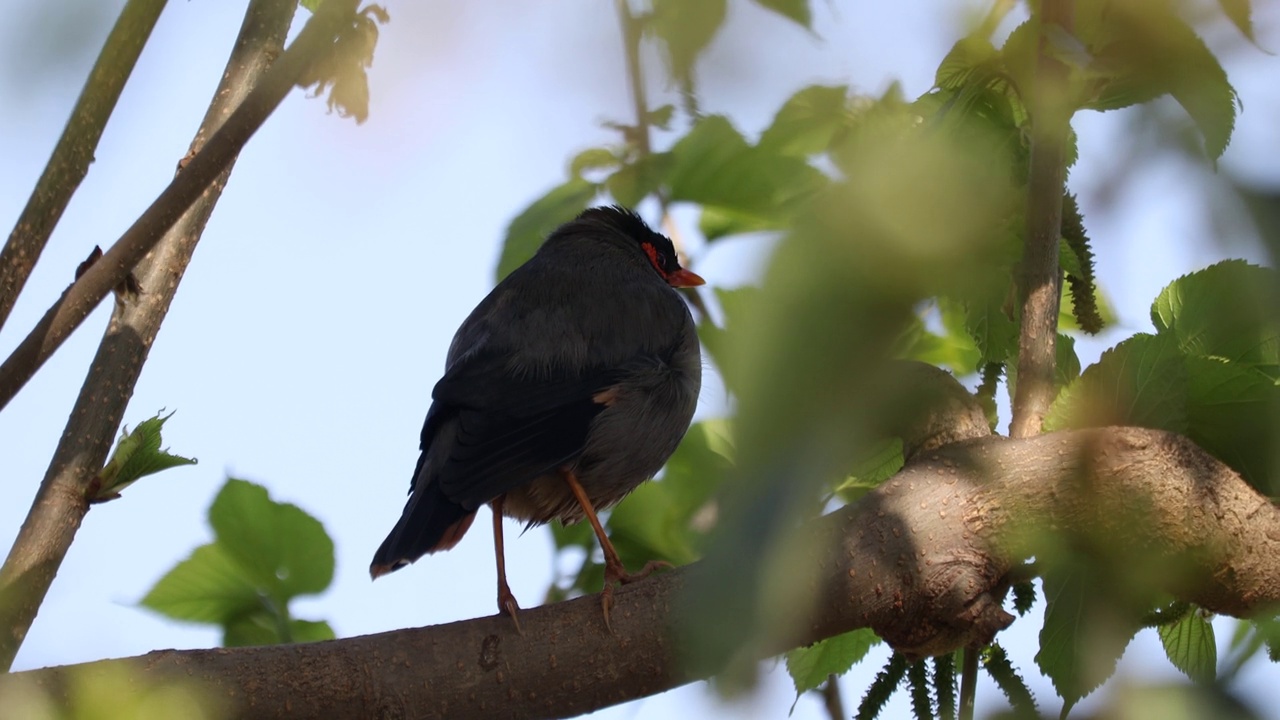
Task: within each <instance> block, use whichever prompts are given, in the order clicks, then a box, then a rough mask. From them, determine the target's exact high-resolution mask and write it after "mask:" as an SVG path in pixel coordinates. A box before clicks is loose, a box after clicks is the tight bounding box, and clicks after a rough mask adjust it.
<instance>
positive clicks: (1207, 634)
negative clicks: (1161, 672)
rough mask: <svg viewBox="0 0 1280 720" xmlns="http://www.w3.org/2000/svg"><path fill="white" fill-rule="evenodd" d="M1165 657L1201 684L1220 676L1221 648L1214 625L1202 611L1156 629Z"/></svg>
mask: <svg viewBox="0 0 1280 720" xmlns="http://www.w3.org/2000/svg"><path fill="white" fill-rule="evenodd" d="M1156 632H1157V633H1158V634H1159V635H1160V642H1161V643H1162V644H1163V645H1164V652H1165V655H1167V656H1169V662H1171V663H1173V666H1174V667H1176V668H1178V669H1179V670H1181V671H1182V672H1184V673H1186V674H1187V677H1189V678H1191V679H1192V680H1194V681H1196V682H1198V683H1211V682H1213V680H1214V679H1215V678H1216V677H1217V674H1218V646H1217V645H1216V644H1215V641H1214V636H1213V625H1211V624H1210V623H1209V621H1208V620H1206V619H1205V618H1204V616H1203V615H1201V614H1200V613H1199V612H1190V613H1187V614H1186V615H1184V616H1183V617H1182V619H1180V620H1178V621H1176V622H1174V623H1172V624H1170V625H1161V626H1159V627H1157V628H1156Z"/></svg>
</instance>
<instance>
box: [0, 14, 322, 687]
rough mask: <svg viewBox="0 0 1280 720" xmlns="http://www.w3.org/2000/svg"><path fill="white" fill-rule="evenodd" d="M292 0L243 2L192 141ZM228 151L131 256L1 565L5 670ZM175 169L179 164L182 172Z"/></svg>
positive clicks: (207, 211)
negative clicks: (127, 284) (190, 198)
mask: <svg viewBox="0 0 1280 720" xmlns="http://www.w3.org/2000/svg"><path fill="white" fill-rule="evenodd" d="M297 6H298V3H297V0H251V2H250V3H249V8H248V10H247V11H246V13H245V19H244V23H243V24H242V25H241V28H240V34H239V36H238V37H237V39H236V43H235V47H234V48H233V49H232V51H231V57H230V59H229V60H228V61H227V68H226V70H225V71H224V72H223V76H222V81H221V82H220V83H219V84H218V89H217V90H216V91H215V92H214V96H213V100H212V102H211V103H210V105H209V109H208V111H207V112H206V113H205V117H204V121H203V122H202V123H201V126H200V129H199V130H198V131H197V132H196V137H195V139H194V140H193V141H192V143H191V150H190V153H189V156H190V155H194V154H196V153H198V152H199V151H200V149H201V148H202V147H203V146H204V144H205V141H206V139H207V138H208V137H209V136H211V135H213V134H214V133H215V132H216V131H217V129H218V128H219V127H220V126H221V125H222V123H223V121H224V120H225V119H226V118H227V117H228V116H229V115H231V113H232V111H233V110H235V108H236V107H237V106H238V105H239V104H240V103H241V101H242V100H243V99H244V98H245V96H246V95H248V93H249V91H250V90H251V89H252V88H253V86H254V85H255V84H256V83H257V81H258V79H259V78H260V77H262V74H263V73H264V72H265V71H266V69H267V67H268V66H270V64H271V62H272V61H273V60H275V58H277V57H279V55H280V52H281V49H282V48H283V47H284V39H285V36H286V34H287V33H288V31H289V24H290V21H291V20H292V19H293V15H294V12H295V11H296V10H297ZM234 163H235V157H234V156H233V157H232V158H231V162H230V163H229V164H228V165H227V167H226V169H225V170H223V171H222V173H221V174H219V175H218V177H217V178H216V179H215V180H214V183H213V185H211V186H210V187H209V188H208V189H206V190H205V192H204V194H202V195H201V196H200V197H199V198H198V199H197V200H196V202H195V203H194V204H193V205H192V206H191V208H190V209H189V210H188V211H187V212H186V213H185V214H183V215H182V217H181V218H179V219H178V221H177V223H176V224H175V225H174V226H173V227H172V228H170V229H169V231H168V232H166V233H165V234H164V236H163V237H162V238H161V240H160V242H159V244H157V245H156V247H155V248H154V249H153V250H152V251H151V252H150V253H148V254H147V256H146V257H145V258H143V260H142V262H141V263H139V264H138V266H137V269H136V271H135V272H136V275H137V277H138V280H139V283H140V284H141V286H142V288H143V292H142V293H141V294H140V295H139V296H138V298H137V299H136V300H131V301H129V302H120V303H116V307H115V311H114V313H113V314H112V317H111V323H110V324H109V325H108V326H107V332H106V334H105V335H104V337H103V338H102V343H101V344H100V345H99V346H98V353H97V355H96V356H95V357H94V359H93V363H92V365H90V367H89V373H88V376H87V377H85V381H84V385H83V386H82V387H81V388H80V396H79V397H78V398H77V399H76V403H75V407H74V408H73V409H72V410H71V416H70V418H69V419H68V421H67V427H66V429H65V430H64V431H63V433H62V438H61V440H60V441H59V443H58V447H57V449H56V450H55V451H54V454H53V458H52V460H51V461H50V463H49V469H48V471H47V472H46V474H45V477H44V481H43V482H42V483H41V485H40V490H39V492H38V493H37V494H36V498H35V501H34V503H33V504H32V506H31V510H30V511H29V512H28V514H27V519H26V521H25V522H23V524H22V529H21V530H20V531H19V533H18V537H17V539H16V540H15V541H14V544H13V548H12V549H11V550H10V551H9V556H8V557H7V558H6V559H5V563H4V567H3V568H0V628H3V630H0V669H3V670H8V669H9V667H10V665H11V664H12V663H13V659H14V656H15V655H16V654H17V652H18V648H19V647H21V645H22V641H23V639H24V638H25V637H26V634H27V630H28V629H30V627H31V623H32V621H34V620H35V616H36V612H37V611H38V610H39V608H40V604H41V603H42V602H43V601H44V597H45V594H46V593H47V592H48V590H49V586H50V584H51V583H52V582H53V577H54V575H55V574H56V573H57V571H58V568H59V567H60V566H61V565H62V559H63V558H64V557H65V556H66V553H67V550H68V549H69V548H70V547H71V542H72V540H74V539H75V534H76V531H77V530H78V529H79V528H80V523H81V522H82V521H83V520H84V516H85V514H86V513H88V511H89V507H90V505H89V501H90V500H92V499H93V498H92V492H91V490H90V485H91V483H92V482H93V480H94V478H95V477H96V475H97V473H98V471H99V470H101V469H102V466H103V463H104V462H106V458H107V452H108V451H109V450H110V448H111V441H112V439H113V438H114V436H115V433H116V429H117V428H119V427H120V421H121V419H122V418H123V416H124V411H125V407H126V406H127V405H128V404H129V398H130V397H132V396H133V389H134V386H135V385H136V384H137V382H138V376H139V375H140V374H141V372H142V365H143V363H145V362H146V359H147V354H148V353H149V352H150V350H151V344H152V342H154V340H155V337H156V333H157V332H159V330H160V324H161V322H163V320H164V316H165V314H166V313H167V312H168V310H169V303H170V302H171V301H172V300H173V296H174V293H176V292H177V289H178V283H179V282H180V281H181V280H182V275H183V273H184V272H185V271H186V268H187V264H188V263H189V262H190V260H191V254H192V253H193V252H194V251H195V248H196V243H197V242H198V241H199V239H200V235H201V233H202V232H203V231H204V226H205V223H207V222H208V220H209V216H210V215H211V214H212V213H213V208H214V206H215V205H216V204H217V202H218V198H219V197H220V196H221V194H222V188H223V187H224V186H225V185H226V181H227V177H228V176H229V175H230V174H231V169H232V167H233V165H234ZM180 172H181V171H180Z"/></svg>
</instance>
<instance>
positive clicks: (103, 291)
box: [0, 0, 357, 409]
mask: <svg viewBox="0 0 1280 720" xmlns="http://www.w3.org/2000/svg"><path fill="white" fill-rule="evenodd" d="M356 4H357V3H356V0H324V3H323V4H322V5H321V6H320V8H319V10H317V11H316V14H315V15H314V16H313V17H312V18H311V20H310V21H308V22H307V24H306V26H305V27H304V28H303V29H302V31H301V32H300V33H299V34H298V37H297V39H295V40H294V41H293V43H292V44H290V46H289V49H288V50H287V51H285V53H284V54H283V55H281V56H280V59H279V60H277V61H276V63H275V64H274V65H273V66H272V68H271V70H270V71H269V72H267V73H266V74H265V75H264V76H263V78H262V81H261V82H260V83H258V85H256V86H255V87H254V89H253V91H252V92H250V93H249V96H248V97H246V98H245V99H244V102H242V103H241V104H240V107H238V108H237V109H236V111H235V113H233V114H232V115H231V117H229V118H227V121H226V123H225V124H224V125H223V126H222V127H221V128H220V129H219V130H218V132H217V133H215V134H214V135H213V137H211V138H210V139H209V142H208V143H207V144H206V145H205V147H204V149H203V150H201V151H200V152H199V153H196V155H195V156H194V157H192V158H191V161H190V162H189V163H188V164H187V165H186V167H185V168H183V170H182V172H180V173H178V175H177V177H175V178H174V179H173V182H171V183H169V186H168V187H166V188H165V189H164V191H163V192H162V193H160V196H159V197H157V198H156V199H155V201H154V202H153V203H151V206H150V207H148V208H147V209H146V211H145V212H143V213H142V216H141V217H139V218H138V219H137V221H135V222H134V224H133V225H132V226H131V227H130V228H129V229H128V230H126V231H125V233H124V235H122V236H121V237H120V239H119V240H118V241H117V242H116V244H115V245H113V246H112V247H111V249H110V250H108V251H107V253H106V254H105V255H103V256H102V258H101V259H100V260H98V262H96V263H94V264H93V265H92V266H91V267H90V268H89V269H88V270H87V271H86V272H85V273H84V275H82V276H81V277H80V278H79V279H78V280H76V281H75V282H74V283H73V284H72V285H71V286H70V287H69V288H67V289H66V291H65V292H63V294H62V297H60V298H59V299H58V300H57V302H55V303H54V304H53V307H51V308H49V310H48V311H47V312H46V313H45V315H44V317H42V318H41V319H40V321H39V322H37V323H36V326H35V327H34V328H33V329H32V330H31V333H30V334H29V335H27V337H26V339H24V340H23V341H22V343H21V344H20V345H18V347H17V349H16V350H14V351H13V354H12V355H10V356H9V358H8V359H7V360H5V361H4V364H3V365H0V409H2V408H3V407H4V406H6V405H7V404H8V403H9V401H10V400H12V399H13V397H14V396H15V395H17V393H18V391H19V390H21V389H22V386H23V385H25V384H26V383H27V381H28V380H30V379H31V377H32V376H33V375H34V374H35V372H36V371H37V370H38V369H39V368H40V366H41V365H43V364H44V362H45V360H47V359H48V358H49V356H50V355H52V354H53V352H54V351H55V350H57V349H58V347H59V346H61V345H62V343H63V342H64V341H65V340H66V339H67V337H68V336H69V335H70V334H71V333H72V332H73V331H74V330H75V329H76V328H77V327H79V326H80V323H82V322H84V319H85V318H86V317H88V315H89V313H90V312H91V311H92V310H93V308H94V307H96V306H97V304H98V303H99V302H100V301H101V300H102V299H103V298H104V297H106V296H107V293H108V292H110V291H111V288H113V287H115V286H116V285H118V284H119V283H120V282H121V281H122V280H124V279H125V277H126V276H127V275H128V274H129V273H130V272H131V271H132V270H133V269H134V267H135V266H136V265H137V264H138V262H139V261H140V260H142V258H143V256H145V255H146V254H147V253H148V252H150V251H151V249H152V248H154V247H155V246H156V243H158V242H160V238H161V236H163V234H164V233H165V232H167V231H168V230H169V228H171V227H173V225H174V223H176V222H177V221H178V219H179V218H180V217H182V215H183V213H185V212H186V211H187V208H189V207H191V204H192V203H194V202H195V201H196V199H197V198H199V197H200V195H201V194H202V193H204V192H205V190H206V189H207V188H208V187H209V185H210V184H212V183H213V182H214V180H216V179H217V177H218V175H220V174H221V173H222V171H223V170H225V169H226V168H227V167H228V166H229V165H230V164H231V161H232V160H233V159H234V158H235V157H236V155H237V154H238V153H239V152H240V149H241V148H243V147H244V145H245V143H247V142H248V141H249V138H250V137H252V136H253V134H254V133H255V132H257V130H258V128H260V127H262V124H263V123H264V122H265V121H266V119H267V117H269V116H270V115H271V113H272V112H274V111H275V109H276V107H278V106H279V105H280V102H281V101H282V100H284V97H285V96H286V95H288V94H289V90H290V89H292V88H293V86H294V85H295V84H296V83H297V81H298V79H299V78H301V77H302V76H303V74H304V73H306V72H307V71H308V70H310V69H311V66H312V64H313V63H314V62H315V61H316V59H317V58H319V57H321V56H322V55H323V54H324V53H325V52H328V51H330V50H331V49H332V47H333V44H334V41H335V39H336V38H337V37H338V35H339V34H340V33H341V32H342V30H343V29H345V28H346V27H349V26H350V25H351V19H352V18H353V17H354V16H355V8H356Z"/></svg>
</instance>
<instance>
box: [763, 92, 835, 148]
mask: <svg viewBox="0 0 1280 720" xmlns="http://www.w3.org/2000/svg"><path fill="white" fill-rule="evenodd" d="M848 94H849V87H848V86H847V85H810V86H809V87H806V88H803V89H801V90H800V91H799V92H797V93H796V94H794V95H792V96H791V97H790V98H788V99H787V101H786V102H785V103H784V104H783V105H782V107H781V108H780V109H779V110H778V112H777V114H776V115H774V117H773V123H772V124H770V125H769V127H767V128H765V131H764V133H762V134H761V135H760V142H759V143H758V147H760V148H763V149H766V150H768V151H770V152H774V153H778V154H780V155H791V156H795V157H806V156H809V155H815V154H817V153H820V152H823V151H825V150H826V149H827V147H828V146H829V145H830V144H831V141H832V139H833V138H834V137H835V135H836V133H838V132H840V131H841V130H842V129H844V128H845V127H846V126H847V125H848V124H849V122H850V120H851V118H850V115H849V112H848V110H847V109H846V108H845V100H846V98H847V97H848Z"/></svg>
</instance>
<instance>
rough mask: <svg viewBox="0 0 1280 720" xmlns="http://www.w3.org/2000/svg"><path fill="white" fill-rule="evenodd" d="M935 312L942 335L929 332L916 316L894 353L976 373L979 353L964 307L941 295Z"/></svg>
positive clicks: (961, 373)
mask: <svg viewBox="0 0 1280 720" xmlns="http://www.w3.org/2000/svg"><path fill="white" fill-rule="evenodd" d="M938 312H939V315H940V317H941V320H942V327H943V331H944V332H943V334H941V335H939V334H937V333H933V332H931V331H929V329H928V328H926V327H925V324H924V320H923V319H921V318H920V317H919V316H917V317H916V318H914V319H913V321H912V323H911V325H910V326H909V327H908V328H907V329H906V331H905V332H904V333H903V336H902V338H901V339H900V341H899V346H898V349H897V351H896V352H895V355H897V356H898V357H901V358H904V359H911V360H919V361H921V362H927V363H929V364H931V365H939V366H942V367H946V368H948V369H950V370H951V372H953V373H955V374H956V375H969V374H970V373H973V372H975V371H976V370H977V369H978V363H979V362H980V361H981V359H982V355H981V353H979V352H978V347H977V345H976V344H975V343H974V339H973V336H972V335H970V334H969V330H968V328H967V327H966V323H967V321H968V316H967V315H966V314H965V310H964V306H963V305H961V304H960V303H957V302H954V301H952V300H950V299H949V298H940V299H939V300H938Z"/></svg>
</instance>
